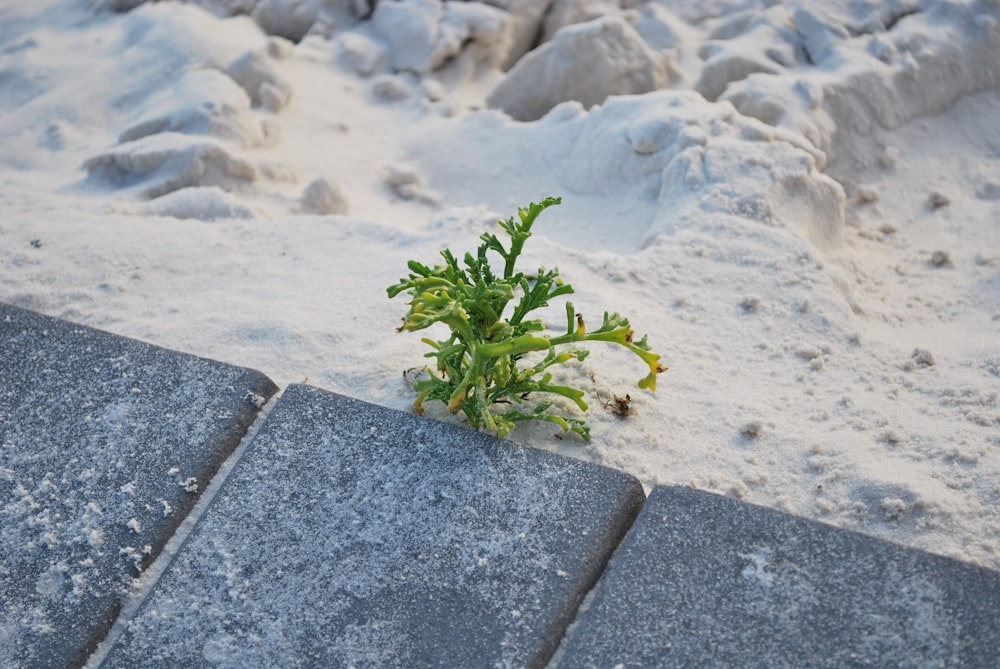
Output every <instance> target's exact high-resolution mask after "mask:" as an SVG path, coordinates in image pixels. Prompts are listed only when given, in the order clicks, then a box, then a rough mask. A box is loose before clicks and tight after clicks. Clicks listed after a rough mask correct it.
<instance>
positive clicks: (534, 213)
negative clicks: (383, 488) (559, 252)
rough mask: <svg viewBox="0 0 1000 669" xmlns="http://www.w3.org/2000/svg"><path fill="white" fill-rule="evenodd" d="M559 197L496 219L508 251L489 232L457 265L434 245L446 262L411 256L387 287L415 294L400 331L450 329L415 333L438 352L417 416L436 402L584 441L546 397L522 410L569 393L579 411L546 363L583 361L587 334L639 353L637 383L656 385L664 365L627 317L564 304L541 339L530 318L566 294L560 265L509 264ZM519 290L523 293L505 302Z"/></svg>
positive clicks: (475, 418)
mask: <svg viewBox="0 0 1000 669" xmlns="http://www.w3.org/2000/svg"><path fill="white" fill-rule="evenodd" d="M561 201H562V200H561V199H560V198H554V197H549V198H545V199H544V200H542V202H541V203H534V202H532V203H531V205H530V206H529V207H528V208H527V209H524V208H518V212H517V218H514V217H511V218H508V219H507V220H506V221H500V222H499V225H500V227H501V228H502V229H503V231H504V232H505V233H507V235H508V236H509V237H510V246H509V248H508V247H505V246H504V244H503V243H502V242H501V241H500V240H499V239H498V238H497V237H496V235H493V234H490V233H484V234H483V235H482V236H481V237H480V239H481V240H482V242H483V243H482V244H480V246H479V248H478V249H477V250H476V255H474V256H473V255H472V254H471V253H466V254H465V256H464V258H463V259H462V263H461V264H460V263H459V261H458V259H457V258H456V257H455V256H454V254H452V252H451V250H450V249H445V250H443V251H441V256H442V257H443V258H444V261H445V264H444V265H435V266H434V267H428V266H427V265H423V264H421V263H419V262H416V261H415V260H411V261H410V262H409V263H408V267H409V269H410V274H409V276H408V277H407V278H405V279H400V281H399V283H397V284H395V285H392V286H389V288H387V289H386V290H387V292H388V294H389V297H390V298H393V297H395V296H397V295H398V294H400V293H402V292H404V291H405V292H407V293H408V294H409V295H410V297H411V298H412V299H411V300H410V301H409V302H408V303H407V304H409V305H410V309H409V311H408V312H407V314H406V316H405V317H404V318H403V325H402V326H401V327H400V328H399V329H398V330H397V331H398V332H402V331H404V330H407V331H416V330H423V329H424V328H427V327H429V326H431V325H433V324H434V323H439V322H440V323H444V324H445V325H447V326H448V327H449V328H450V331H451V333H450V336H449V337H448V338H447V339H445V340H442V341H436V340H433V339H430V338H424V339H423V340H422V341H424V342H425V343H426V344H428V345H429V346H430V347H431V348H432V349H433V350H432V351H431V352H429V353H427V354H426V357H428V358H436V359H437V365H436V370H434V371H432V372H431V373H430V375H429V376H428V377H426V378H421V379H419V380H418V381H416V383H414V386H413V387H414V389H415V390H416V391H417V392H418V393H419V395H418V396H417V399H416V401H415V402H414V403H413V407H414V409H415V410H416V411H417V413H423V403H424V402H425V401H427V400H439V401H441V402H444V403H445V404H446V405H447V406H448V409H449V410H450V411H451V412H453V413H458V412H459V411H461V412H462V413H463V414H465V416H466V418H468V420H469V423H471V424H472V426H473V427H475V428H477V429H487V430H490V431H492V432H495V433H496V434H497V435H499V436H501V437H502V436H504V435H506V434H507V433H508V432H510V430H511V429H513V427H514V425H515V424H516V423H518V422H520V421H526V420H544V421H550V422H553V423H556V424H558V425H559V426H561V427H562V428H563V429H564V430H567V431H568V430H572V431H573V432H576V433H577V434H579V435H580V436H581V437H583V438H584V439H589V438H590V428H589V427H588V426H587V425H586V423H585V422H584V421H583V420H581V419H579V418H574V417H569V416H559V415H556V414H553V413H549V412H548V410H549V409H550V408H551V406H552V401H551V400H544V401H541V402H539V403H537V404H536V405H535V406H534V407H533V408H528V407H524V400H525V399H526V398H527V397H528V396H529V395H531V394H534V393H539V394H544V393H549V394H553V395H561V396H563V397H566V398H568V399H570V400H572V401H573V402H574V403H575V404H576V405H577V406H578V407H580V409H581V410H586V408H587V404H586V403H585V402H584V401H583V396H584V393H583V391H581V390H578V389H576V388H571V387H568V386H561V385H556V384H553V383H552V374H551V373H550V372H549V371H548V368H549V367H552V366H553V365H557V364H561V363H564V362H568V361H570V360H578V361H579V360H583V359H584V358H585V357H586V356H587V354H588V353H589V351H587V350H586V349H581V348H577V347H575V346H573V345H574V344H579V343H582V342H589V341H602V342H610V343H613V344H619V345H621V346H624V347H625V348H627V349H629V350H630V351H632V352H633V353H635V354H636V355H638V356H639V357H640V358H641V359H642V360H643V362H645V363H646V364H647V365H649V374H647V375H646V376H645V377H643V378H642V379H641V380H640V381H639V387H640V388H648V389H649V390H652V391H655V390H656V375H657V374H659V373H660V372H663V371H665V369H666V368H665V367H661V366H660V365H659V360H660V356H659V355H657V354H656V353H653V352H652V351H651V350H650V347H649V344H647V343H646V337H645V336H644V337H642V339H639V340H635V339H634V338H633V337H634V333H633V331H632V327H631V326H630V325H629V322H628V319H626V318H624V317H622V316H620V315H618V314H617V313H610V314H609V313H608V312H605V313H604V320H603V322H602V323H601V326H600V327H599V328H597V329H596V330H591V331H588V330H587V327H586V324H585V323H584V320H583V316H582V315H581V314H578V313H576V310H575V309H574V308H573V304H572V303H571V302H566V332H565V334H561V335H558V336H546V335H543V334H539V333H541V332H542V331H543V330H544V329H545V328H544V326H543V325H542V321H541V320H540V319H537V318H528V315H529V314H531V312H533V311H535V310H536V309H540V308H543V307H546V306H548V304H549V301H550V300H552V299H553V298H556V297H559V296H562V295H568V294H570V293H572V292H573V288H572V287H571V286H570V285H569V284H566V283H563V281H562V279H561V278H560V277H559V270H558V269H555V268H554V269H545V268H544V267H540V268H539V269H538V273H537V274H535V275H532V276H529V275H526V274H524V273H523V272H518V271H516V270H515V264H516V263H517V259H518V257H519V256H520V255H521V251H522V249H523V247H524V242H525V241H526V240H527V239H528V238H529V237H530V236H531V226H532V224H533V223H534V222H535V219H536V218H537V217H538V215H539V214H540V213H541V212H542V211H543V210H545V209H546V208H548V207H550V206H552V205H556V204H560V202H561ZM490 252H493V253H495V254H496V255H498V256H499V259H500V260H502V261H503V271H502V273H501V274H500V275H499V276H498V275H496V274H494V270H493V268H492V267H491V266H490V263H489V260H488V258H487V254H488V253H490ZM463 265H464V267H463ZM518 295H519V296H520V299H518V300H517V301H516V303H514V304H513V306H511V303H512V302H514V298H515V297H516V296H518ZM559 349H563V350H561V351H560V350H559ZM533 351H544V352H545V356H544V357H542V358H541V359H539V360H536V361H535V362H534V363H532V364H531V365H530V366H521V365H519V363H523V359H524V357H525V355H526V354H529V353H531V352H533ZM428 371H430V370H428ZM501 405H505V407H504V406H501ZM522 407H523V408H522Z"/></svg>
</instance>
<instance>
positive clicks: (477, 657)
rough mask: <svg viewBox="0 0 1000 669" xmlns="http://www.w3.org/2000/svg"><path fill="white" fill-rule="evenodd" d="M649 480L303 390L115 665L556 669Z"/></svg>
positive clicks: (266, 433) (260, 440)
mask: <svg viewBox="0 0 1000 669" xmlns="http://www.w3.org/2000/svg"><path fill="white" fill-rule="evenodd" d="M643 499H644V494H643V490H642V487H641V486H640V484H639V483H638V481H636V480H635V479H634V478H632V477H630V476H628V475H626V474H623V473H621V472H617V471H614V470H611V469H607V468H603V467H600V466H597V465H592V464H587V463H584V462H580V461H576V460H570V459H567V458H563V457H560V456H558V455H554V454H552V453H548V452H544V451H538V450H533V449H526V448H521V447H518V446H515V445H512V444H510V443H508V442H503V441H500V440H497V439H495V438H492V437H489V436H486V435H483V434H480V433H477V432H473V431H470V430H468V429H464V428H461V427H457V426H453V425H446V424H443V423H438V422H435V421H432V420H429V419H425V418H421V417H418V416H415V415H411V414H406V413H401V412H397V411H393V410H390V409H385V408H382V407H377V406H373V405H370V404H366V403H363V402H360V401H357V400H353V399H349V398H346V397H342V396H339V395H335V394H333V393H329V392H326V391H323V390H318V389H315V388H310V387H308V386H301V385H293V386H289V388H288V389H287V390H286V391H285V393H284V394H283V396H282V398H281V399H280V400H279V402H278V403H277V404H276V405H275V407H274V409H273V410H272V412H271V413H270V414H269V415H268V417H267V419H266V420H265V422H264V424H263V425H262V426H261V428H260V430H259V432H258V433H257V434H256V435H255V437H254V439H253V441H252V442H251V444H250V446H249V448H248V449H247V451H246V452H245V454H244V456H243V457H242V459H241V460H240V462H239V463H238V464H237V466H236V468H235V469H234V470H233V472H232V474H231V475H230V477H229V478H228V480H227V481H226V483H225V485H224V486H223V487H222V488H221V490H220V491H219V493H218V495H217V496H216V497H215V499H214V500H213V502H212V504H211V505H210V506H209V508H208V509H207V510H206V512H205V515H204V516H203V517H202V518H201V520H200V522H199V524H198V526H197V527H196V528H195V529H194V531H193V532H192V534H191V535H190V536H189V537H188V540H187V541H186V542H185V544H184V546H183V547H182V549H181V550H180V551H179V552H178V555H177V556H176V558H175V559H174V561H173V562H172V563H171V565H170V567H169V568H168V569H167V571H166V572H165V573H164V575H163V577H162V578H161V579H160V581H159V582H158V583H157V585H156V587H155V588H154V589H153V590H152V592H151V594H150V596H149V598H148V599H147V600H146V601H145V602H144V603H143V605H142V607H141V608H140V610H139V612H138V613H137V615H136V617H135V619H134V620H133V621H132V622H131V623H130V624H129V626H128V629H127V631H126V632H125V633H124V634H123V635H122V637H121V638H120V639H119V640H118V642H117V644H116V645H115V647H114V648H113V649H112V650H111V652H110V654H109V656H108V658H107V660H106V663H105V665H104V666H105V667H130V668H131V667H135V666H140V665H141V666H143V667H196V666H205V665H216V666H232V667H237V666H239V667H251V666H254V667H264V666H282V667H359V668H360V667H380V668H384V667H407V668H416V667H494V666H510V667H542V666H545V664H546V662H547V660H548V659H549V657H550V656H551V653H552V652H553V651H554V649H555V647H556V645H557V644H558V643H559V640H560V638H561V637H562V635H563V633H564V631H565V627H566V625H567V624H568V623H569V621H570V620H571V619H572V617H573V616H574V615H575V611H576V609H577V606H578V604H579V602H580V601H581V600H582V598H583V597H584V595H585V594H586V593H587V592H588V590H590V588H591V587H592V586H593V584H594V583H595V582H596V580H597V578H598V577H599V575H600V573H601V571H602V569H603V568H604V566H605V564H606V562H607V560H608V559H609V557H610V555H611V553H612V551H613V550H614V549H615V547H616V546H617V545H618V544H619V542H620V541H621V539H622V538H623V536H624V535H625V533H626V532H627V530H628V528H629V526H630V525H631V523H632V521H633V519H634V518H635V515H636V514H637V513H638V511H639V508H640V507H641V505H642V502H643Z"/></svg>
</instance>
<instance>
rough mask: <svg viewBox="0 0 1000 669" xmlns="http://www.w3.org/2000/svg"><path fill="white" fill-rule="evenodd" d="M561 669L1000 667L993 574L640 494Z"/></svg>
mask: <svg viewBox="0 0 1000 669" xmlns="http://www.w3.org/2000/svg"><path fill="white" fill-rule="evenodd" d="M559 658H560V661H559V662H558V663H556V664H555V666H558V667H566V668H567V669H568V668H570V667H572V668H573V669H577V668H580V667H603V668H609V667H761V668H764V667H767V668H769V669H774V668H781V667H788V668H793V667H794V668H800V667H830V668H834V667H836V668H838V669H840V668H844V667H908V668H916V667H962V668H963V669H969V668H974V667H981V668H982V669H996V667H1000V572H995V571H991V570H988V569H982V568H978V567H975V566H973V565H969V564H965V563H962V562H957V561H954V560H951V559H948V558H944V557H940V556H936V555H931V554H928V553H923V552H920V551H915V550H912V549H908V548H904V547H901V546H897V545H894V544H890V543H886V542H883V541H879V540H877V539H873V538H870V537H866V536H862V535H859V534H855V533H852V532H847V531H843V530H840V529H837V528H835V527H832V526H829V525H825V524H822V523H817V522H813V521H809V520H804V519H801V518H796V517H793V516H788V515H785V514H783V513H780V512H777V511H773V510H770V509H765V508H763V507H758V506H752V505H749V504H745V503H742V502H739V501H736V500H734V499H730V498H727V497H721V496H718V495H713V494H710V493H706V492H701V491H697V490H693V489H689V488H675V487H657V488H654V489H653V491H652V492H651V493H650V496H649V500H648V501H647V502H646V505H645V507H644V508H643V510H642V513H641V514H640V516H639V518H638V519H637V520H636V523H635V525H634V526H633V528H632V531H631V532H630V534H629V536H628V538H627V539H626V540H625V543H624V544H623V545H622V549H621V551H620V552H619V553H618V554H617V555H616V556H615V558H614V560H613V561H612V563H611V564H610V565H609V566H608V569H607V572H606V573H605V575H604V577H603V578H602V580H601V582H600V584H599V586H598V589H597V592H596V594H595V596H594V598H593V600H592V601H591V602H590V606H589V607H588V608H587V610H586V611H585V612H583V613H582V614H581V615H580V617H579V620H578V622H577V623H576V624H575V625H574V626H573V628H572V631H571V633H570V634H569V635H568V639H567V641H566V643H565V645H564V646H563V647H562V648H561V649H560V652H559Z"/></svg>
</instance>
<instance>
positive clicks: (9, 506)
mask: <svg viewBox="0 0 1000 669" xmlns="http://www.w3.org/2000/svg"><path fill="white" fill-rule="evenodd" d="M275 390H276V389H275V387H274V385H273V384H272V383H271V382H270V381H269V380H267V379H266V378H265V377H264V376H263V375H261V374H260V373H258V372H254V371H251V370H246V369H240V368H236V367H232V366H229V365H224V364H222V363H218V362H212V361H208V360H203V359H200V358H195V357H193V356H190V355H185V354H181V353H175V352H173V351H168V350H165V349H161V348H157V347H154V346H151V345H149V344H144V343H141V342H138V341H134V340H131V339H125V338H122V337H117V336H115V335H111V334H108V333H105V332H100V331H98V330H93V329H90V328H85V327H82V326H78V325H72V324H70V323H67V322H64V321H59V320H56V319H53V318H48V317H45V316H41V315H38V314H35V313H32V312H29V311H24V310H21V309H17V308H14V307H10V306H6V305H3V304H0V666H2V667H67V666H78V665H79V664H80V663H81V662H82V661H83V660H84V659H85V658H86V657H87V654H88V653H89V652H90V651H91V650H92V649H93V647H94V646H95V645H96V643H97V642H98V641H99V640H100V638H101V637H103V635H104V634H105V633H106V631H107V629H108V628H109V626H110V624H111V622H112V621H113V618H114V616H115V614H116V613H117V611H118V608H119V606H120V599H121V596H122V594H123V592H124V589H125V588H126V587H127V586H128V585H129V584H130V582H131V579H132V577H134V576H135V575H136V574H137V573H138V572H137V569H139V568H142V567H144V566H145V565H147V564H148V563H149V562H150V561H151V559H152V558H153V557H154V556H155V555H156V554H157V553H158V552H159V551H160V549H161V548H162V547H163V544H164V543H165V542H166V540H167V539H168V537H169V536H170V535H171V533H172V532H173V531H174V530H175V529H176V527H177V525H178V524H179V523H180V521H181V520H182V519H183V517H184V516H185V515H186V514H187V512H188V511H189V510H190V508H191V506H192V505H193V504H194V502H195V500H196V499H197V497H198V495H199V493H200V492H201V490H202V489H203V488H204V486H205V484H206V482H207V481H208V480H209V478H210V477H211V476H212V475H213V474H214V473H215V471H216V469H217V468H218V466H219V464H220V463H221V462H222V460H223V459H224V458H225V457H226V456H227V455H228V454H229V453H231V452H232V450H233V449H234V448H235V446H236V445H237V443H238V442H239V440H240V439H241V438H242V436H243V435H244V434H245V433H246V429H247V427H248V426H249V425H250V423H251V422H252V421H253V419H254V418H255V416H256V415H257V413H258V406H257V405H256V404H255V403H254V402H253V401H252V398H250V396H249V395H248V394H253V395H256V396H257V401H258V402H259V401H260V400H261V399H263V398H265V397H267V396H270V395H271V394H272V393H273V392H274V391H275Z"/></svg>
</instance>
